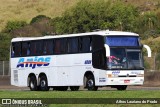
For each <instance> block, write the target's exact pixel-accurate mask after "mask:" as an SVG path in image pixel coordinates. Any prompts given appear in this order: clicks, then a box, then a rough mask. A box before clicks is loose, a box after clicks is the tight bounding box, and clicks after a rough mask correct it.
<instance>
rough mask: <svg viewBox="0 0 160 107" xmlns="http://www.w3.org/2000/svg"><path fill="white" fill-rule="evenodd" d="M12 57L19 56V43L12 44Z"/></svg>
mask: <svg viewBox="0 0 160 107" xmlns="http://www.w3.org/2000/svg"><path fill="white" fill-rule="evenodd" d="M12 49H13V50H12V57H20V56H21V43H20V42H16V43H13V44H12Z"/></svg>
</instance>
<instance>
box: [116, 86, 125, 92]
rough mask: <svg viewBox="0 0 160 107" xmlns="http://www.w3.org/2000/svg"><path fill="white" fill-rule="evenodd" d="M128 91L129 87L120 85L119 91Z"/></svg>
mask: <svg viewBox="0 0 160 107" xmlns="http://www.w3.org/2000/svg"><path fill="white" fill-rule="evenodd" d="M126 89H127V85H120V86H118V87H117V90H121V91H122V90H126Z"/></svg>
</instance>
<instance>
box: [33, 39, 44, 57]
mask: <svg viewBox="0 0 160 107" xmlns="http://www.w3.org/2000/svg"><path fill="white" fill-rule="evenodd" d="M42 44H43V43H42V41H31V55H41V54H42Z"/></svg>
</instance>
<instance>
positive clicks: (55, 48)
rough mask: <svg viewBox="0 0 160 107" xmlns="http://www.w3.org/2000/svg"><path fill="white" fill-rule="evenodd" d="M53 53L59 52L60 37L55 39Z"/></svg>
mask: <svg viewBox="0 0 160 107" xmlns="http://www.w3.org/2000/svg"><path fill="white" fill-rule="evenodd" d="M54 53H55V54H60V39H56V40H55V47H54Z"/></svg>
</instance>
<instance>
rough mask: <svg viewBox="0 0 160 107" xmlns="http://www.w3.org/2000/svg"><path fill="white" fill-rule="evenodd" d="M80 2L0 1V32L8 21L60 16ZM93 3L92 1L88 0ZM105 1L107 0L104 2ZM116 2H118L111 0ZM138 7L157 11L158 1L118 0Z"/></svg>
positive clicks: (69, 0) (47, 0) (60, 0)
mask: <svg viewBox="0 0 160 107" xmlns="http://www.w3.org/2000/svg"><path fill="white" fill-rule="evenodd" d="M78 1H80V0H0V30H2V29H3V28H4V26H5V25H6V23H7V22H8V21H9V20H24V21H27V22H30V20H31V19H32V18H33V17H35V16H37V15H46V16H49V17H51V18H53V17H56V16H60V15H61V14H62V13H63V12H64V11H65V10H66V9H68V8H70V7H71V6H73V5H75V4H76V3H77V2H78ZM90 1H94V0H90ZM106 1H107V0H106ZM113 1H118V0H113ZM119 1H123V2H124V3H128V4H133V5H136V6H138V7H139V8H140V9H141V10H142V11H150V10H153V11H159V10H160V9H159V8H157V6H160V1H159V0H119Z"/></svg>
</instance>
